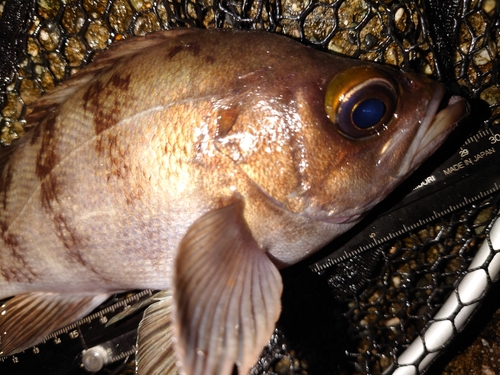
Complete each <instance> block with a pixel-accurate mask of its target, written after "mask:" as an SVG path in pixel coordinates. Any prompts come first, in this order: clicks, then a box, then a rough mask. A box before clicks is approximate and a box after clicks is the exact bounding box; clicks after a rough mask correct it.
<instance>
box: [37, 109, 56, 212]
mask: <svg viewBox="0 0 500 375" xmlns="http://www.w3.org/2000/svg"><path fill="white" fill-rule="evenodd" d="M56 122H57V112H54V113H52V114H51V115H50V116H48V117H47V118H46V120H45V121H44V122H43V123H42V124H41V125H40V126H39V127H42V129H41V130H40V131H39V130H36V132H39V134H40V136H41V138H42V139H41V144H40V150H39V151H38V154H37V156H36V168H35V173H36V175H37V176H38V178H39V179H40V182H41V184H40V200H41V203H42V207H43V208H45V209H46V210H50V209H51V207H52V202H53V201H55V200H57V195H58V190H59V186H58V182H57V179H56V177H55V176H54V174H53V173H51V172H52V170H53V169H54V167H55V166H56V165H57V164H58V163H59V161H60V158H59V156H58V155H57V153H56V149H55V143H54V137H55V135H54V132H55V130H56Z"/></svg>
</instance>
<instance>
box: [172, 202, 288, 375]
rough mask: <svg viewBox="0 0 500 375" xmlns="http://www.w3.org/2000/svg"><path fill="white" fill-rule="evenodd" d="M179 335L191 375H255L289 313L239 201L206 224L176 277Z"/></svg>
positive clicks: (193, 234) (199, 226) (197, 226)
mask: <svg viewBox="0 0 500 375" xmlns="http://www.w3.org/2000/svg"><path fill="white" fill-rule="evenodd" d="M174 286H175V289H174V292H173V296H174V333H175V337H176V339H177V353H178V355H179V359H180V361H181V363H182V371H184V372H185V373H186V374H187V375H201V374H203V375H213V374H218V375H228V374H231V373H232V370H233V367H234V364H237V365H238V366H239V373H240V374H243V373H248V371H249V370H250V368H251V367H252V366H253V365H254V364H255V362H256V361H257V359H258V356H259V354H260V353H261V351H262V349H263V347H264V346H265V344H266V343H267V342H268V340H269V338H270V337H271V334H272V332H273V330H274V328H275V323H276V321H277V320H278V317H279V314H280V312H281V300H280V297H281V292H282V288H283V284H282V280H281V275H280V274H279V271H278V269H277V268H276V266H275V265H274V264H273V263H272V262H271V260H270V259H269V257H268V256H267V255H266V253H265V251H264V250H263V249H262V248H260V247H259V245H258V244H257V242H256V241H255V239H254V238H253V236H252V233H251V232H250V229H249V228H248V225H247V223H246V221H245V219H244V217H243V202H242V201H241V200H239V199H237V200H236V201H233V203H231V204H229V205H227V206H226V207H223V208H220V209H217V210H214V211H211V212H209V213H207V214H206V215H204V216H203V217H201V218H200V219H198V220H197V221H196V222H195V223H194V224H193V225H192V226H191V227H190V228H189V230H188V232H187V233H186V235H185V236H184V238H183V239H182V241H181V244H180V247H179V253H178V255H177V258H176V265H175V274H174Z"/></svg>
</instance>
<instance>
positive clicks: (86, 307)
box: [0, 293, 109, 356]
mask: <svg viewBox="0 0 500 375" xmlns="http://www.w3.org/2000/svg"><path fill="white" fill-rule="evenodd" d="M108 297H109V296H108V295H107V294H100V295H97V296H92V295H90V296H89V295H85V296H82V295H72V294H57V293H28V294H22V295H19V296H16V297H14V298H11V299H10V300H8V301H7V302H6V303H5V304H3V305H2V306H0V356H8V355H11V354H14V353H17V352H20V351H23V350H25V349H27V348H29V347H31V346H33V345H35V344H37V343H38V342H40V341H41V340H42V339H43V338H44V337H45V336H47V335H49V334H50V333H52V332H54V331H55V330H57V329H58V328H62V327H64V326H66V325H68V324H70V323H72V322H74V321H75V320H78V319H80V318H81V317H83V316H85V315H87V314H88V313H90V312H91V311H92V310H93V309H94V308H96V307H97V306H99V305H100V304H101V303H102V302H104V301H105V300H106V299H107V298H108Z"/></svg>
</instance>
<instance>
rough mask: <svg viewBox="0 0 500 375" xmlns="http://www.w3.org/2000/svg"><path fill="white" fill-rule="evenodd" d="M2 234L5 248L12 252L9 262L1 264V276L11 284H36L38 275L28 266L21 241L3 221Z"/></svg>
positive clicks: (0, 227)
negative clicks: (10, 231)
mask: <svg viewBox="0 0 500 375" xmlns="http://www.w3.org/2000/svg"><path fill="white" fill-rule="evenodd" d="M0 232H1V238H2V241H3V244H4V246H3V247H4V248H6V249H9V250H10V254H8V257H7V259H9V262H8V263H7V262H1V263H0V274H1V275H2V276H3V278H4V279H5V280H7V281H9V282H19V283H26V282H28V283H32V282H34V281H35V279H36V277H37V274H36V273H35V272H34V270H32V269H31V267H29V266H28V264H27V262H26V260H25V259H24V257H23V255H22V251H21V250H22V249H21V246H20V239H19V238H18V237H17V236H15V235H13V234H12V233H9V231H8V226H7V224H6V223H5V222H3V221H1V222H0Z"/></svg>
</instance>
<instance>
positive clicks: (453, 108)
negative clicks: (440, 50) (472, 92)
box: [393, 87, 469, 179]
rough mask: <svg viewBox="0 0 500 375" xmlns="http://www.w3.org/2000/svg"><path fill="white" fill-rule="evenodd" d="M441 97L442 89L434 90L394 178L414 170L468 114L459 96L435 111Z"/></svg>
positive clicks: (466, 105)
mask: <svg viewBox="0 0 500 375" xmlns="http://www.w3.org/2000/svg"><path fill="white" fill-rule="evenodd" d="M443 96H444V88H442V87H440V88H439V89H438V90H436V93H435V94H434V98H433V99H432V100H431V104H430V105H429V110H428V111H427V115H426V116H425V118H424V120H423V121H422V124H421V125H420V127H419V130H418V133H417V135H416V136H415V141H414V142H413V143H412V145H411V146H410V148H409V149H408V153H407V154H406V155H405V157H404V160H403V161H402V162H401V166H400V168H399V170H397V171H396V172H395V173H394V174H393V177H394V178H396V179H401V178H404V177H405V176H407V175H408V174H410V173H411V172H412V171H413V170H414V169H416V168H417V167H418V166H419V165H420V164H421V163H422V162H423V161H424V160H425V159H427V157H428V156H429V155H431V154H433V153H434V152H435V151H436V150H437V148H438V147H439V146H441V144H442V143H443V142H444V140H445V139H446V138H447V137H448V135H449V134H450V133H451V132H452V131H453V129H454V128H455V127H456V126H457V124H458V122H459V121H460V120H461V119H462V118H463V117H464V116H466V115H467V114H468V112H469V107H468V104H467V102H466V101H465V99H464V98H462V97H459V96H452V97H451V98H450V100H449V102H448V106H447V107H445V108H444V109H442V110H440V111H437V108H438V107H439V106H440V105H441V100H442V99H443Z"/></svg>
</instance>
